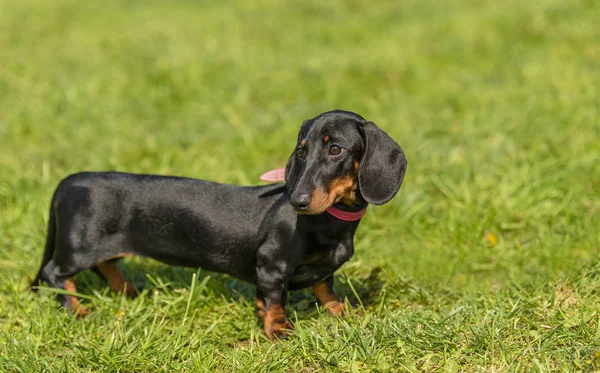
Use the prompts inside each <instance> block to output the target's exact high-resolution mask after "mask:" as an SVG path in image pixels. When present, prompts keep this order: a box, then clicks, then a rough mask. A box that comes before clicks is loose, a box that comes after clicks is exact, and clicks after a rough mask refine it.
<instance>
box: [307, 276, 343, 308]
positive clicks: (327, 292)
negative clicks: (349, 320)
mask: <svg viewBox="0 0 600 373" xmlns="http://www.w3.org/2000/svg"><path fill="white" fill-rule="evenodd" d="M313 292H314V293H315V296H316V297H317V299H318V300H319V303H321V305H323V306H325V307H326V308H327V310H328V311H329V313H330V314H332V315H334V316H337V315H340V314H341V313H342V312H343V311H344V303H342V300H341V299H340V296H339V295H338V294H337V293H336V291H335V290H334V289H333V275H331V276H329V277H327V278H326V279H325V280H323V281H321V282H317V283H316V284H314V285H313Z"/></svg>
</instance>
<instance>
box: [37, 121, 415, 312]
mask: <svg viewBox="0 0 600 373" xmlns="http://www.w3.org/2000/svg"><path fill="white" fill-rule="evenodd" d="M324 136H327V140H328V141H326V142H324V141H323V138H324ZM300 144H301V145H300ZM331 144H335V145H337V146H340V147H341V148H342V149H343V151H342V153H341V154H339V155H331V154H330V153H329V146H331ZM298 146H299V148H301V151H294V153H292V156H291V157H290V160H289V161H288V164H287V167H286V184H275V185H267V186H257V187H242V186H234V185H226V184H218V183H213V182H209V181H203V180H195V179H189V178H182V177H171V176H154V175H137V174H127V173H118V172H100V173H93V172H84V173H78V174H74V175H71V176H69V177H67V178H66V179H64V180H63V181H62V182H61V183H60V185H59V186H58V188H57V189H56V192H55V193H54V197H53V199H52V203H51V208H50V219H49V227H48V238H47V243H46V251H45V254H44V259H43V263H42V266H41V269H40V272H39V274H38V277H37V279H36V280H35V281H34V285H37V284H38V283H39V282H40V280H43V281H45V282H47V283H48V284H49V285H50V286H52V287H56V288H64V284H65V281H66V279H67V278H69V277H71V276H73V275H74V274H76V273H78V272H80V271H82V270H85V269H94V268H95V266H96V264H97V263H100V262H102V261H104V260H108V259H110V258H115V257H118V256H120V255H123V254H132V255H141V256H145V257H151V258H154V259H157V260H159V261H161V262H164V263H167V264H172V265H181V266H189V267H201V268H203V269H207V270H211V271H217V272H223V273H227V274H229V275H231V276H234V277H236V278H239V279H242V280H244V281H247V282H250V283H253V284H256V286H257V298H258V299H261V300H263V301H264V304H265V307H266V308H268V307H269V305H270V304H274V303H275V304H282V305H283V304H284V303H285V298H286V293H287V290H294V289H300V288H304V287H309V286H312V285H314V284H316V283H318V282H320V281H324V280H325V281H327V282H328V283H329V284H330V286H331V280H330V278H331V275H332V274H333V272H334V271H335V270H336V269H338V268H339V267H340V266H341V265H342V264H343V263H344V262H346V261H347V260H348V259H350V257H351V256H352V254H353V252H354V246H353V236H354V232H355V231H356V228H357V226H358V224H359V221H354V222H346V221H342V220H338V219H336V218H335V217H333V216H331V215H329V214H328V213H326V212H325V209H326V208H328V207H330V206H314V207H311V206H312V205H311V203H313V201H311V196H313V192H314V191H315V190H316V189H318V190H321V191H324V194H323V195H328V194H327V193H329V192H330V189H331V188H330V184H331V183H332V182H333V181H334V180H338V179H339V178H340V177H343V176H345V175H349V174H352V172H354V171H356V170H354V171H353V169H355V167H356V164H357V162H358V164H360V168H359V170H358V171H357V173H358V174H357V175H356V176H357V177H356V179H357V184H358V185H355V186H354V188H355V189H356V193H355V198H354V200H353V202H352V203H351V204H350V205H349V204H343V203H341V202H339V197H340V196H335V199H334V200H333V203H337V204H336V207H338V208H340V209H344V210H349V211H357V210H360V209H363V208H365V207H366V206H367V204H368V203H369V202H370V203H374V204H382V203H385V202H387V201H389V200H390V199H391V198H392V197H393V196H394V195H395V194H396V193H397V191H398V189H399V188H400V184H401V183H402V180H403V177H404V173H405V170H406V159H405V157H404V153H403V152H402V150H401V149H400V147H399V146H398V145H397V144H396V143H395V142H394V141H393V140H392V139H390V138H389V137H388V136H387V135H386V134H385V133H384V132H383V131H381V130H380V129H378V128H377V127H376V126H375V125H374V124H373V123H371V122H368V121H366V120H364V119H363V118H362V117H360V116H359V115H357V114H354V113H350V112H345V111H332V112H327V113H324V114H321V115H319V116H317V117H316V118H314V119H311V120H308V121H306V122H304V124H303V125H302V127H301V130H300V134H299V136H298ZM355 184H356V183H355ZM290 202H291V203H290ZM303 213H309V214H303ZM59 300H60V301H61V302H62V303H63V305H65V306H67V308H68V304H66V303H68V298H67V297H65V296H62V295H59Z"/></svg>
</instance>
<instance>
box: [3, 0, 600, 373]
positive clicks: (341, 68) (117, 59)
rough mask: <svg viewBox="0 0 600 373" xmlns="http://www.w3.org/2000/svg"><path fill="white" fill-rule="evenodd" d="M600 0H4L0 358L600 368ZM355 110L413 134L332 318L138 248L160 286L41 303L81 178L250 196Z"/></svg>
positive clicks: (41, 365)
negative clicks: (264, 306)
mask: <svg viewBox="0 0 600 373" xmlns="http://www.w3.org/2000/svg"><path fill="white" fill-rule="evenodd" d="M598 19H600V4H599V3H598V2H597V1H594V0H586V1H581V0H573V1H569V2H565V1H560V0H541V1H537V2H523V1H517V0H508V1H504V2H493V1H479V0H460V1H447V0H442V1H434V0H424V1H417V0H407V1H401V2H361V1H350V0H348V1H341V0H333V1H329V2H321V1H312V0H311V1H303V2H295V3H289V2H278V1H273V0H260V1H252V2H250V1H234V2H210V1H183V0H179V1H175V2H161V1H141V0H129V1H114V0H113V1H104V2H100V1H91V2H77V1H73V0H57V1H52V2H44V1H39V0H24V1H19V2H14V1H8V0H0V371H3V372H42V371H48V372H50V371H52V372H54V371H57V372H58V371H65V372H91V371H102V372H118V371H120V372H132V371H139V372H161V371H177V370H181V371H210V372H214V371H221V372H231V371H240V372H252V371H273V372H312V371H325V372H336V371H344V372H356V371H373V372H385V371H394V372H396V371H407V372H416V371H443V372H457V371H479V372H508V371H533V372H537V371H539V372H546V371H582V372H586V371H597V370H600V320H599V317H600V315H599V311H600V309H599V308H600V306H599V302H598V292H597V289H599V288H600V261H599V257H600V255H599V254H600V252H599V249H600V230H599V227H600V162H599V159H600V146H599V144H600V123H599V120H598V118H600V106H599V101H598V98H599V97H600V89H599V88H598V87H600V70H598V61H599V59H600V28H599V27H598ZM334 108H340V109H347V110H352V111H356V112H358V113H360V114H361V115H363V116H365V117H366V118H368V119H370V120H373V121H375V122H376V123H378V124H379V126H380V127H382V128H384V129H385V130H386V131H387V132H388V133H389V134H390V135H391V136H392V137H394V138H395V139H396V140H397V141H398V142H399V143H400V144H401V145H402V147H403V148H404V150H405V152H406V154H407V157H408V160H409V170H408V173H407V177H406V179H405V184H404V185H403V187H402V189H401V192H400V194H399V195H398V197H397V198H395V199H394V200H393V201H392V202H390V203H388V204H387V205H384V206H381V207H375V208H371V209H369V211H368V212H367V215H366V217H365V219H364V220H363V222H362V223H361V227H360V228H359V231H358V233H357V236H356V240H355V243H356V247H357V251H356V254H355V256H354V257H353V259H352V260H351V261H350V262H348V263H347V264H346V265H344V266H343V267H342V269H341V270H340V271H339V272H338V276H337V280H336V281H337V287H338V289H339V291H340V293H342V294H343V295H344V296H346V297H347V298H348V301H352V302H362V305H363V307H361V308H359V309H358V310H357V312H356V313H354V314H351V315H349V316H348V317H346V318H344V319H338V318H333V317H330V316H328V315H326V314H324V313H322V312H321V310H319V309H318V308H317V307H316V306H315V304H314V297H313V296H312V295H311V294H310V293H309V292H297V293H293V294H292V296H291V301H290V304H289V306H288V314H289V315H290V316H291V318H292V319H293V320H294V321H295V325H296V332H295V335H294V336H293V337H292V338H290V339H289V340H287V341H284V342H280V343H275V344H273V343H270V342H269V341H267V340H266V338H265V336H264V335H263V333H262V327H261V324H260V323H259V322H258V320H257V317H256V314H255V310H254V305H253V299H252V298H253V291H254V289H253V287H252V286H251V285H248V284H244V283H242V282H239V281H236V280H235V279H232V278H230V277H227V276H224V275H219V274H215V273H208V272H205V271H199V272H196V271H195V270H192V269H183V268H175V267H168V266H164V265H161V264H158V263H156V262H152V261H146V260H142V259H127V260H125V261H124V262H123V270H124V272H125V273H126V275H127V276H128V277H129V278H131V279H133V280H134V282H135V283H136V284H137V285H142V286H144V287H145V291H144V294H143V296H141V297H139V298H137V299H136V300H133V301H131V300H127V299H125V298H123V297H121V296H117V295H114V294H111V293H109V292H108V290H107V288H106V286H105V285H104V284H103V283H101V281H100V280H99V279H98V278H97V277H95V275H94V274H93V273H82V274H80V275H78V276H77V282H78V286H79V291H80V292H81V293H82V297H84V303H85V304H86V305H88V306H89V307H90V309H91V311H92V312H91V314H90V315H89V317H88V318H86V319H85V320H76V319H75V318H74V317H73V316H71V315H68V314H67V313H65V312H62V311H61V310H59V309H58V308H57V305H56V303H55V302H54V300H53V296H52V293H51V292H50V290H44V291H42V292H41V293H40V294H39V295H33V294H31V293H29V292H27V291H26V289H27V285H28V282H29V281H30V280H31V279H32V277H33V276H34V275H35V272H36V271H37V267H38V265H39V263H40V261H41V257H42V251H43V244H44V239H45V229H46V228H45V226H46V222H47V210H48V204H49V201H50V197H51V195H52V191H53V189H54V188H55V186H56V185H57V183H58V181H59V180H60V179H61V178H63V177H65V176H66V175H68V174H69V173H72V172H76V171H79V170H121V171H130V172H140V173H159V174H174V175H184V176H191V177H198V178H203V179H210V180H215V181H220V182H228V183H236V184H259V182H258V181H257V177H258V175H260V174H261V173H262V172H263V171H265V170H267V169H271V168H274V167H280V166H282V165H284V164H285V161H286V159H287V157H288V155H289V154H290V153H291V152H292V150H293V147H294V140H295V136H296V132H297V129H298V128H299V125H300V124H301V122H302V120H304V119H306V118H309V117H313V116H315V115H316V114H318V113H320V112H322V111H326V110H330V109H334Z"/></svg>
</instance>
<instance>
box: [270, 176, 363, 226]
mask: <svg viewBox="0 0 600 373" xmlns="http://www.w3.org/2000/svg"><path fill="white" fill-rule="evenodd" d="M260 179H261V180H262V181H268V182H273V183H277V182H280V181H285V168H276V169H274V170H271V171H267V172H265V173H264V174H262V175H261V176H260ZM366 211H367V208H366V207H365V208H364V209H362V210H360V211H356V212H349V211H344V210H340V209H338V208H337V207H334V206H331V207H330V208H328V209H327V212H328V213H329V214H330V215H332V216H333V217H336V218H338V219H340V220H343V221H357V220H360V218H362V217H363V215H365V212H366Z"/></svg>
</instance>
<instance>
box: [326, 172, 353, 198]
mask: <svg viewBox="0 0 600 373" xmlns="http://www.w3.org/2000/svg"><path fill="white" fill-rule="evenodd" d="M329 194H330V198H332V199H333V200H334V201H335V199H336V198H339V200H340V201H343V202H344V203H345V204H349V205H353V204H354V201H355V200H356V175H347V176H343V177H341V178H339V179H335V180H333V182H331V184H329ZM336 202H337V201H336Z"/></svg>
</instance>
